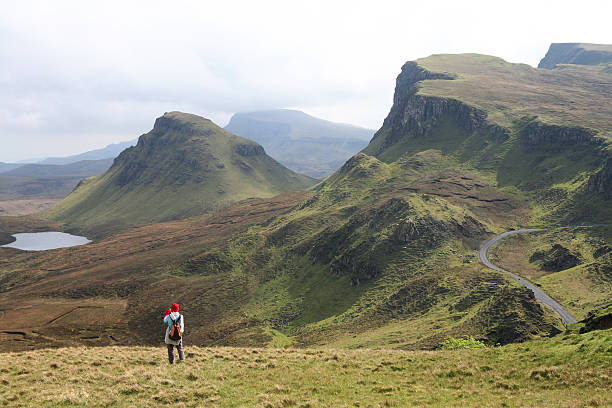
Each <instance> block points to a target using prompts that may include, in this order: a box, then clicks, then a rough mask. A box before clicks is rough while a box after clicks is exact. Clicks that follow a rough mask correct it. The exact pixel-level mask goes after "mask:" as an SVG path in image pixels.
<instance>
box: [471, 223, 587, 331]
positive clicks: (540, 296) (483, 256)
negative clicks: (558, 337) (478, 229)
mask: <svg viewBox="0 0 612 408" xmlns="http://www.w3.org/2000/svg"><path fill="white" fill-rule="evenodd" d="M581 227H582V226H581ZM583 227H587V226H583ZM538 231H546V228H530V229H529V228H521V229H518V230H515V231H508V232H504V233H503V234H500V235H497V236H495V237H493V238H491V239H490V240H488V241H487V242H485V243H484V244H483V245H482V247H481V248H480V250H479V251H478V258H479V259H480V262H482V263H483V264H485V265H486V266H487V267H489V268H491V269H494V270H496V271H500V272H504V273H507V274H508V275H510V277H511V278H512V279H514V280H516V281H517V282H518V283H520V284H521V285H523V286H525V287H526V288H528V289H530V290H531V291H532V292H533V294H534V295H535V298H536V299H537V300H539V301H540V302H542V303H544V304H545V305H548V306H549V307H550V308H552V309H553V310H554V311H555V312H557V313H558V314H559V316H561V320H562V321H563V323H564V324H565V325H567V324H569V323H576V319H574V316H572V315H571V314H570V313H569V312H568V311H567V310H565V308H564V307H563V306H561V305H560V304H559V303H557V302H556V301H555V300H554V299H553V298H551V297H550V296H548V295H547V294H546V293H544V291H542V289H540V288H538V287H537V286H535V285H533V284H532V283H531V282H529V281H527V280H526V279H524V278H521V277H520V276H518V275H515V274H513V273H512V272H509V271H507V270H505V269H502V268H500V267H499V266H495V265H493V264H492V263H491V261H489V258H488V257H487V254H488V251H489V249H490V248H491V246H493V245H494V244H495V243H496V242H497V241H499V240H502V239H504V238H506V237H508V236H510V235H516V234H524V233H527V232H538Z"/></svg>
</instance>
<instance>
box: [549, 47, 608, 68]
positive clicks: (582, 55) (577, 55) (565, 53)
mask: <svg viewBox="0 0 612 408" xmlns="http://www.w3.org/2000/svg"><path fill="white" fill-rule="evenodd" d="M560 64H574V65H604V64H612V45H604V44H581V43H553V44H551V45H550V48H549V49H548V52H547V53H546V56H545V57H544V58H542V60H541V61H540V63H539V64H538V68H546V69H554V68H556V67H557V66H558V65H560Z"/></svg>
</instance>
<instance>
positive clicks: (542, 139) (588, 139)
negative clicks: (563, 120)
mask: <svg viewBox="0 0 612 408" xmlns="http://www.w3.org/2000/svg"><path fill="white" fill-rule="evenodd" d="M520 134H521V138H522V140H523V141H524V143H525V144H527V145H528V146H539V145H543V144H550V143H558V144H562V145H567V146H569V145H577V144H588V145H595V146H597V145H602V144H603V143H604V139H602V138H599V137H597V136H596V135H597V133H596V132H595V131H593V130H591V129H587V128H581V127H568V126H558V125H549V124H544V123H541V122H538V121H535V120H532V121H530V122H529V123H527V124H526V125H525V126H524V127H523V128H522V130H521V133H520Z"/></svg>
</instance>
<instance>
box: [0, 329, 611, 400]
mask: <svg viewBox="0 0 612 408" xmlns="http://www.w3.org/2000/svg"><path fill="white" fill-rule="evenodd" d="M187 336H188V334H187ZM186 352H187V358H186V360H185V361H184V362H183V363H180V364H177V365H174V366H170V365H168V364H167V361H166V350H165V348H161V347H155V348H153V347H146V348H145V347H129V348H126V347H103V348H68V349H66V348H64V349H48V350H39V351H29V352H24V353H13V354H11V355H10V358H4V359H2V361H0V390H2V392H0V403H2V405H3V406H6V407H12V406H24V405H27V406H49V407H56V406H57V407H60V406H68V405H70V406H114V407H133V406H145V405H146V406H167V405H177V406H210V407H255V406H256V407H330V406H353V407H390V406H428V407H447V406H479V407H499V406H512V407H533V406H555V407H598V406H609V405H610V404H612V394H611V392H610V390H611V389H612V382H611V381H610V378H611V376H612V371H611V369H610V367H611V366H612V359H611V356H612V353H611V352H612V334H611V331H610V330H607V331H596V332H590V333H587V334H583V335H577V334H574V335H565V336H558V337H556V338H554V339H551V340H545V341H533V342H528V343H524V344H520V345H511V346H504V347H498V348H487V349H480V350H455V351H435V352H423V351H418V352H405V351H390V350H380V351H375V350H358V351H349V350H313V349H301V350H300V349H278V348H277V349H251V348H228V347H221V348H199V347H192V346H187V348H186ZM6 357H9V356H8V355H7V356H6ZM67 384H69V386H67ZM177 390H180V392H178V393H177Z"/></svg>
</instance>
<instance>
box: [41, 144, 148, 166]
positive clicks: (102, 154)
mask: <svg viewBox="0 0 612 408" xmlns="http://www.w3.org/2000/svg"><path fill="white" fill-rule="evenodd" d="M137 142H138V139H133V140H130V141H127V142H119V143H113V144H109V145H107V146H106V147H103V148H101V149H95V150H90V151H88V152H85V153H80V154H75V155H72V156H66V157H49V158H47V159H44V160H42V161H40V162H37V163H36V164H68V163H76V162H79V161H82V160H100V159H109V158H110V159H113V158H115V157H117V156H118V155H119V153H121V152H122V151H124V150H125V149H127V148H128V147H131V146H134V145H135V144H136V143H137Z"/></svg>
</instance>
